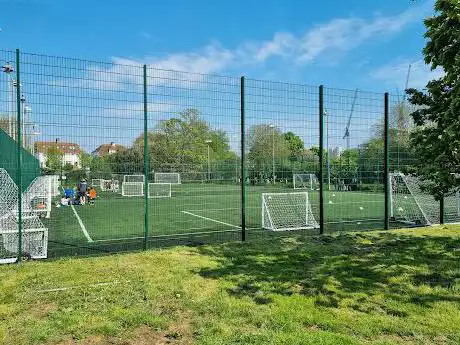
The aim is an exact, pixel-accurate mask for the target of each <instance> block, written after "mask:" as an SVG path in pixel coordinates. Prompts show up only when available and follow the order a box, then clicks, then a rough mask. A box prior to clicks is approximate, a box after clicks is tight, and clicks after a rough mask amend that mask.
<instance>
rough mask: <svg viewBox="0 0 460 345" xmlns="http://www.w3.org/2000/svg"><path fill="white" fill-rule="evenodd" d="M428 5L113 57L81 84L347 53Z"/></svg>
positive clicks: (120, 83)
mask: <svg viewBox="0 0 460 345" xmlns="http://www.w3.org/2000/svg"><path fill="white" fill-rule="evenodd" d="M431 8H432V3H431V1H426V2H424V3H422V4H421V5H418V6H412V7H410V8H409V9H408V10H406V11H404V12H402V13H400V14H397V15H394V16H376V17H374V18H372V19H368V20H366V19H362V18H358V17H350V18H337V19H332V20H330V21H329V22H326V23H323V24H319V25H316V26H314V27H313V28H311V29H310V30H309V31H307V32H306V33H304V34H303V35H294V34H293V33H289V32H278V33H275V34H274V35H273V37H272V38H271V39H269V40H266V41H260V42H242V43H241V44H240V45H238V46H237V47H235V48H234V49H228V48H225V47H223V46H222V45H221V44H219V43H218V42H213V43H210V44H208V45H207V46H205V47H203V48H201V49H197V50H195V51H192V52H179V53H173V54H170V55H167V56H165V57H155V56H146V57H141V58H125V57H113V58H112V61H113V63H114V65H112V66H110V67H106V66H104V67H100V66H89V67H88V71H87V75H86V76H83V77H82V78H81V82H82V83H86V85H85V86H86V87H92V86H94V87H96V88H98V89H112V90H114V89H115V90H120V89H124V88H126V87H132V86H131V85H128V84H139V87H140V86H141V84H142V79H141V75H142V70H141V66H142V65H143V64H146V65H148V67H149V68H150V69H151V70H149V75H151V77H150V78H149V85H152V83H153V85H163V84H166V83H169V82H170V81H171V80H172V79H176V81H177V79H181V78H182V79H184V84H187V83H189V82H190V81H191V82H194V81H200V80H202V79H203V78H204V76H203V75H202V74H219V73H225V71H228V70H229V69H230V68H237V67H242V66H245V65H251V66H253V65H259V64H263V63H264V62H265V61H267V60H269V59H271V58H276V57H282V58H284V59H286V60H289V61H291V62H296V63H300V64H306V63H309V62H312V61H314V60H316V59H319V58H320V57H321V56H322V55H324V54H328V56H331V55H333V54H334V53H343V52H347V51H350V50H352V49H353V48H356V47H357V46H359V45H361V44H363V43H364V42H365V41H367V40H371V39H374V38H376V37H379V36H383V35H388V34H394V33H397V32H399V31H401V30H403V29H404V27H405V26H407V25H408V24H410V23H412V22H415V21H419V20H421V19H422V18H423V17H424V16H425V15H427V13H428V11H429V10H430V9H431ZM145 34H146V33H145V32H144V33H143V35H144V36H145ZM153 69H156V70H153ZM173 71H182V72H187V73H191V74H187V75H184V74H181V75H180V78H178V77H177V75H178V74H179V73H177V72H173Z"/></svg>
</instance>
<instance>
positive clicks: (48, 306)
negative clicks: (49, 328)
mask: <svg viewBox="0 0 460 345" xmlns="http://www.w3.org/2000/svg"><path fill="white" fill-rule="evenodd" d="M56 310H57V305H56V304H54V303H43V304H37V305H35V306H33V307H32V308H31V309H30V314H31V315H32V316H33V317H37V318H42V317H45V316H48V315H50V314H51V313H52V312H54V311H56Z"/></svg>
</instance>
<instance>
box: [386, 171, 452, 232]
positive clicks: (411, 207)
mask: <svg viewBox="0 0 460 345" xmlns="http://www.w3.org/2000/svg"><path fill="white" fill-rule="evenodd" d="M390 186H391V193H390V203H391V208H390V210H391V218H392V220H394V221H399V222H402V223H406V224H411V225H432V224H439V223H440V215H439V213H440V205H439V201H437V200H435V198H434V196H432V195H431V194H429V193H428V192H426V191H424V190H423V181H421V180H420V179H419V178H417V177H416V176H412V175H405V174H403V173H399V172H395V173H391V174H390ZM444 217H445V219H444V220H445V222H446V223H458V222H460V194H459V192H458V191H454V192H451V193H449V194H447V195H446V196H445V197H444Z"/></svg>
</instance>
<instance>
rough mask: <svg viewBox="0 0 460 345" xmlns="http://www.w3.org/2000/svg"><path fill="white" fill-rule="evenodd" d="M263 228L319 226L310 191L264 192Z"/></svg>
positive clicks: (283, 228)
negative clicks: (314, 213) (309, 196)
mask: <svg viewBox="0 0 460 345" xmlns="http://www.w3.org/2000/svg"><path fill="white" fill-rule="evenodd" d="M262 228H264V229H267V230H272V231H288V230H304V229H316V228H319V225H318V222H317V221H316V219H315V217H314V216H313V212H312V209H311V203H310V200H309V198H308V192H294V193H262Z"/></svg>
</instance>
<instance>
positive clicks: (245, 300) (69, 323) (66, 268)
mask: <svg viewBox="0 0 460 345" xmlns="http://www.w3.org/2000/svg"><path fill="white" fill-rule="evenodd" d="M459 307H460V227H458V226H457V227H454V226H450V227H432V228H419V229H412V230H392V231H388V232H365V233H363V232H359V233H346V234H345V233H344V234H336V235H330V236H323V237H320V236H303V234H302V233H292V234H291V236H289V237H282V238H281V237H279V238H275V237H271V238H265V239H261V240H259V241H257V240H253V241H251V242H248V243H239V242H232V243H227V244H222V245H214V246H201V247H195V248H187V247H176V248H172V249H168V250H160V251H147V252H142V253H131V254H123V255H121V254H120V255H113V256H105V257H92V258H79V259H59V260H56V261H45V262H43V261H42V262H26V263H24V264H22V265H19V266H17V265H8V266H1V267H0V318H1V320H2V322H0V344H8V345H10V344H16V345H21V344H24V345H25V344H27V345H29V344H48V345H50V344H54V345H56V344H59V345H64V344H65V345H70V344H86V345H89V344H90V345H96V344H98V345H109V344H117V345H121V344H125V345H126V344H133V345H134V344H141V345H142V344H213V345H214V344H244V345H246V344H263V345H266V344H289V345H295V344H299V345H300V344H315V345H316V344H337V345H345V344H379V345H383V344H387V345H389V344H405V345H406V344H424V345H425V344H427V345H428V344H435V345H436V344H439V345H441V344H442V345H446V344H452V345H453V344H459V343H460V313H459Z"/></svg>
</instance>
